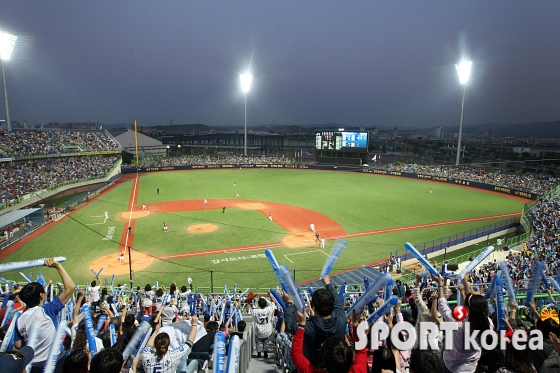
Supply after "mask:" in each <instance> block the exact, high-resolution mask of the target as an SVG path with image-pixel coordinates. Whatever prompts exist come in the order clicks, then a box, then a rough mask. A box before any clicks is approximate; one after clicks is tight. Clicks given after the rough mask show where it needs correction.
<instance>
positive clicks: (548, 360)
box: [0, 134, 560, 373]
mask: <svg viewBox="0 0 560 373" xmlns="http://www.w3.org/2000/svg"><path fill="white" fill-rule="evenodd" d="M82 135H83V134H82ZM82 135H78V136H77V137H76V136H74V135H65V136H60V137H59V139H53V141H54V144H53V147H52V148H50V147H49V148H48V150H46V151H47V152H49V154H56V156H54V157H48V158H47V159H44V158H41V159H34V160H30V159H29V157H30V156H33V155H36V154H35V153H37V152H39V153H40V152H41V151H40V150H36V149H35V148H34V147H35V145H30V144H36V143H33V141H36V138H35V139H34V138H33V136H32V135H30V137H27V136H28V135H25V136H22V137H21V138H19V139H18V141H15V142H17V143H19V145H17V146H15V145H0V146H1V147H2V151H3V152H4V153H5V154H9V155H10V157H11V158H13V159H18V160H17V161H15V160H13V161H11V162H7V163H9V164H10V166H9V167H10V168H8V167H7V166H5V165H4V163H6V162H2V164H1V165H2V168H0V170H1V171H2V177H3V179H2V185H4V182H5V183H6V185H9V187H8V188H7V189H6V190H4V192H8V193H10V196H14V193H15V196H19V195H20V193H31V192H33V189H34V188H33V187H32V184H33V185H35V184H36V185H37V186H39V187H40V188H48V187H49V186H51V185H52V184H53V182H51V181H52V180H51V179H52V178H56V177H58V176H60V175H57V173H56V172H55V171H56V170H63V172H60V173H61V174H62V178H63V179H57V181H58V182H64V180H66V181H68V180H75V179H80V177H83V176H84V175H89V172H92V173H93V175H94V176H98V175H104V173H106V172H107V169H108V168H110V167H113V166H114V164H115V162H116V159H115V158H116V156H111V155H108V156H100V155H96V156H91V157H92V158H87V157H90V156H89V155H88V156H83V157H75V156H69V157H60V154H62V153H65V154H66V153H73V152H74V151H75V150H76V148H73V146H74V145H71V146H70V147H66V148H65V147H63V146H62V145H61V144H62V143H74V144H77V143H79V140H83V141H85V142H84V143H82V144H81V145H79V146H81V149H84V150H83V151H102V150H101V149H106V148H103V146H105V145H107V146H110V143H106V142H104V140H102V139H101V138H99V137H98V135H94V136H95V137H93V138H92V137H91V135H87V134H86V135H83V136H85V137H84V138H85V140H84V138H82V137H81V136H82ZM3 136H6V135H3ZM9 136H12V135H9ZM35 136H39V138H41V136H43V134H40V135H36V134H35ZM88 136H89V137H88ZM62 139H64V141H62ZM8 142H9V141H8ZM90 142H91V143H90ZM2 144H3V143H2ZM85 149H88V150H85ZM92 149H98V150H92ZM61 150H62V151H61ZM64 150H68V152H64ZM113 150H114V149H113ZM57 152H60V153H57ZM42 154H43V155H44V154H45V153H42ZM18 157H21V158H18ZM25 157H27V158H25ZM19 159H26V160H24V161H21V160H19ZM81 160H86V161H87V163H89V164H90V165H89V166H88V165H86V164H83V163H81ZM152 161H153V162H155V163H154V164H157V162H160V161H159V160H157V159H154V160H152ZM164 161H165V162H167V161H169V160H164ZM174 161H177V162H201V163H202V164H207V163H205V162H228V163H235V162H238V163H240V162H256V163H258V162H261V161H262V158H260V157H259V158H257V159H254V158H251V159H249V158H244V157H229V156H225V157H217V158H208V157H195V158H193V157H181V158H178V159H175V160H174ZM19 162H22V163H19ZM24 162H28V163H24ZM29 162H31V163H29ZM266 162H268V163H270V162H284V160H283V159H282V158H275V157H268V159H266ZM286 162H288V160H286ZM14 164H15V166H14ZM158 165H159V164H158ZM90 166H91V167H93V168H92V169H89V168H87V167H90ZM391 167H396V169H397V168H401V169H403V170H404V169H406V170H409V169H413V170H415V172H418V170H419V168H422V170H421V172H422V173H426V172H433V173H434V174H438V173H446V174H447V175H449V174H450V173H454V175H455V176H457V175H460V177H461V178H467V177H471V178H472V179H473V180H475V179H476V180H478V181H480V180H484V182H486V183H491V182H496V183H499V184H500V185H502V184H503V185H508V186H511V187H515V188H525V189H527V190H531V192H533V193H539V194H544V193H545V191H547V190H549V189H550V188H551V187H555V186H556V184H557V180H556V179H553V178H548V177H541V176H536V175H523V176H521V175H503V174H500V173H496V174H494V175H492V176H491V177H490V178H488V177H487V174H484V175H482V174H480V173H478V172H477V171H476V170H475V169H470V170H467V169H465V168H463V167H461V168H452V167H449V168H445V169H443V168H438V167H435V168H431V169H426V168H425V167H424V166H418V165H400V166H391ZM407 167H409V168H407ZM27 169H29V170H34V171H37V170H39V171H40V172H39V173H38V176H37V177H38V178H37V179H32V178H33V177H34V175H37V172H32V173H29V174H25V172H27ZM24 175H25V176H24ZM65 178H66V179H65ZM4 180H5V181H4ZM30 180H32V182H31V181H30ZM14 184H15V185H14ZM559 205H560V197H559V195H558V194H554V195H549V196H546V197H543V198H541V199H539V200H538V201H537V203H535V204H534V206H533V207H532V209H531V210H529V211H526V212H525V214H526V216H527V218H528V220H529V222H530V226H531V228H532V229H531V231H532V232H531V236H530V237H529V238H528V239H527V240H526V241H524V242H523V243H522V244H521V245H520V246H519V247H518V248H510V249H511V251H510V252H507V253H504V255H505V259H504V260H503V262H501V263H500V262H498V261H494V260H492V261H489V260H482V261H481V262H480V263H479V265H478V266H477V267H475V268H473V269H472V270H471V271H470V272H468V273H466V275H465V277H464V278H463V279H457V280H462V283H459V281H454V280H450V279H444V278H443V277H433V278H432V279H429V278H426V277H423V276H421V275H419V276H418V277H417V278H416V279H415V280H414V281H412V282H410V283H405V284H399V285H402V288H401V289H400V292H399V290H398V289H397V287H395V286H393V285H392V283H391V282H388V281H387V282H385V283H383V284H381V283H380V281H384V280H383V278H384V277H383V276H382V275H383V274H382V273H381V272H374V270H373V269H371V268H367V269H364V270H363V271H364V272H360V273H359V274H358V277H356V278H355V279H352V281H354V280H355V281H359V279H360V278H362V279H363V277H364V276H367V277H368V278H369V279H370V284H369V286H370V287H371V289H381V293H382V295H381V296H380V297H377V299H376V300H374V299H373V297H369V296H370V295H372V294H369V293H367V289H365V285H364V288H360V289H352V288H350V289H347V292H346V294H341V293H339V292H337V291H334V288H333V287H331V286H330V285H329V281H330V278H329V277H328V276H325V277H324V278H323V280H322V282H323V283H325V284H327V285H326V286H325V287H323V286H322V285H321V284H320V283H315V284H314V286H315V292H314V294H313V295H312V297H311V300H310V301H309V302H305V303H306V304H305V306H306V310H307V312H308V314H309V315H308V316H307V315H306V312H304V311H303V310H296V308H295V307H297V305H295V304H296V303H298V302H297V301H295V299H292V297H291V296H290V295H289V294H286V293H282V292H280V296H281V298H282V302H280V301H279V300H277V299H276V298H275V297H273V296H270V297H269V295H268V294H267V295H265V294H261V296H263V297H269V298H270V302H272V303H273V304H274V308H275V309H276V311H275V313H274V320H273V321H274V323H275V324H277V325H276V326H277V327H278V328H277V332H274V333H273V337H271V342H272V340H273V339H274V341H275V342H274V344H275V348H274V351H275V352H274V353H273V352H272V351H269V352H270V353H271V355H273V356H271V357H270V359H267V358H265V359H264V360H262V359H259V358H257V357H256V356H255V354H254V352H256V351H255V349H256V343H255V342H256V341H255V331H256V330H257V329H258V327H257V325H263V324H264V323H268V322H269V321H270V320H269V319H268V318H266V320H265V319H264V318H261V317H260V316H258V315H259V313H256V312H251V309H256V308H257V307H259V306H258V303H259V300H260V297H259V295H258V294H251V293H249V294H248V295H247V296H245V295H244V296H242V297H241V296H239V295H238V294H236V295H233V296H232V297H231V298H229V299H228V298H227V296H226V294H206V295H202V294H200V293H198V292H196V291H195V292H193V291H190V290H189V291H187V293H186V294H185V296H186V298H185V299H184V300H181V299H180V297H179V296H178V295H177V294H174V293H172V292H168V291H167V289H165V288H160V289H156V290H161V291H158V292H153V291H151V290H146V291H143V290H142V288H144V287H138V288H136V289H131V288H129V287H127V286H125V285H117V286H115V287H114V288H113V287H112V286H106V287H103V286H100V285H99V284H98V283H97V281H99V279H95V280H94V281H92V282H91V283H90V284H89V285H88V286H87V287H86V288H85V289H83V288H82V289H77V288H76V284H75V283H74V282H73V280H72V278H71V277H70V276H69V275H68V273H67V272H66V270H65V269H64V263H62V264H60V263H57V262H56V261H54V260H52V259H48V260H46V261H45V263H44V264H45V265H46V266H49V267H52V268H54V269H56V270H57V271H58V273H59V275H60V279H59V280H60V284H59V285H55V284H57V282H56V281H58V279H55V280H54V281H53V283H50V284H49V283H48V282H47V281H46V280H45V279H43V278H40V277H39V278H38V279H37V282H30V283H26V284H15V283H13V282H9V281H6V280H4V279H0V280H1V282H2V283H3V287H2V291H3V293H4V301H3V303H2V309H1V310H0V320H2V327H1V328H0V339H1V340H2V345H1V346H2V347H1V349H2V350H3V351H8V352H7V353H6V354H4V355H0V369H2V370H6V369H9V370H8V371H10V372H16V371H19V372H21V371H22V370H24V369H25V366H26V365H31V367H30V370H29V371H30V372H32V373H34V372H39V371H43V369H44V368H45V367H47V368H46V370H45V371H47V372H49V373H50V372H52V371H54V366H56V367H57V370H59V369H60V370H62V371H75V372H78V371H84V372H88V371H89V372H100V371H103V370H102V369H100V368H99V367H100V366H103V364H107V363H108V362H109V361H114V362H115V364H120V365H119V367H120V366H121V365H122V363H124V367H123V368H122V369H121V371H123V372H124V371H133V372H136V371H138V372H141V371H144V372H158V371H159V372H171V373H172V372H173V371H175V370H174V369H169V368H168V366H170V365H172V364H174V363H175V362H177V363H178V360H181V359H182V358H183V356H185V351H190V349H191V347H192V342H193V340H194V341H195V342H197V341H199V340H201V339H202V338H204V336H205V335H206V334H207V333H209V332H207V331H206V329H208V330H211V327H209V325H207V324H206V323H205V322H203V320H202V315H208V316H207V318H208V321H209V322H216V323H217V324H218V325H219V326H220V330H221V331H220V332H219V333H223V334H218V335H223V336H224V338H225V340H226V342H225V344H221V343H216V342H219V340H214V341H216V342H215V343H213V348H212V350H211V351H209V352H208V353H209V355H208V356H211V359H210V360H209V361H207V362H203V364H202V365H201V366H199V365H196V364H195V365H189V368H187V371H192V370H190V369H194V371H196V370H198V371H209V369H213V367H214V365H215V364H220V365H222V364H228V363H231V362H232V361H233V362H235V363H236V364H237V368H238V370H237V371H239V372H241V373H245V372H256V371H283V372H287V371H294V369H295V371H299V372H319V371H327V372H331V373H332V372H348V371H352V372H367V371H375V372H381V371H382V370H383V371H391V372H397V371H398V372H415V373H418V372H475V371H476V372H524V373H525V372H527V373H528V372H539V373H540V372H542V373H546V372H554V371H559V370H560V358H559V354H560V341H559V338H560V324H559V320H558V300H560V294H558V293H556V291H558V290H560V289H558V288H556V287H558V282H560V281H559V280H560V278H559V276H558V272H559V267H560V231H559V225H560V215H559V213H558V210H559V209H558V207H559ZM465 264H466V263H463V267H464V265H465ZM28 265H29V266H31V264H29V263H28ZM9 266H10V264H8V263H5V264H0V272H1V271H2V268H3V267H4V268H8V267H9ZM20 268H22V269H24V268H27V267H25V266H24V267H20ZM460 268H461V267H460ZM365 271H367V272H365ZM333 277H334V276H333ZM342 281H344V280H342ZM502 281H503V282H504V284H503V285H500V283H501V282H502ZM509 281H511V282H512V283H513V284H514V285H515V288H516V289H517V292H516V294H511V291H510V290H511V289H510V287H509V285H508V284H507V283H508V282H509ZM379 284H381V285H382V286H377V285H379ZM387 284H389V286H387ZM22 285H23V286H22ZM181 285H183V284H180V283H178V284H176V286H178V287H181ZM184 285H187V284H184ZM174 286H175V284H174ZM174 286H170V289H171V288H173V287H174ZM146 289H147V287H146ZM368 289H369V288H368ZM376 293H378V292H376ZM503 293H505V294H507V296H506V297H505V298H506V300H507V303H506V302H505V301H504V294H503ZM293 295H295V296H296V297H297V296H300V295H299V294H293ZM509 297H511V298H509ZM514 297H515V300H516V301H514V299H513V298H514ZM522 302H523V303H524V305H521V303H522ZM458 303H460V305H458ZM355 304H359V305H358V306H356V307H355V308H356V310H355V311H356V312H354V313H351V314H352V315H353V317H350V318H348V319H345V324H346V325H347V329H346V331H343V332H342V333H339V332H338V331H337V330H335V328H330V327H329V326H330V321H329V320H331V319H332V318H331V315H334V314H335V313H336V312H338V311H341V309H337V307H340V308H342V311H343V312H348V310H349V309H350V308H351V307H353V306H354V305H355ZM362 306H363V307H362ZM463 306H464V307H466V310H467V311H468V315H469V317H468V318H466V319H462V318H461V315H463V312H462V310H463V309H462V308H457V307H463ZM362 308H364V310H362ZM147 310H150V311H151V312H146V311H147ZM454 310H457V312H454ZM194 314H197V315H200V317H201V319H200V320H199V321H198V322H197V326H196V327H193V325H192V320H193V315H194ZM253 315H255V316H253ZM36 319H40V322H41V324H36V323H34V320H36ZM195 320H196V318H195ZM365 320H367V321H368V322H369V323H370V324H371V325H373V327H376V328H382V329H383V328H385V327H387V328H393V329H395V330H396V329H399V328H398V327H401V328H404V329H406V331H407V333H408V334H406V335H405V334H400V333H397V334H396V336H391V337H381V338H379V340H378V341H377V340H373V342H374V343H366V346H365V347H364V348H359V347H362V346H358V345H359V344H360V345H361V343H359V342H360V338H359V336H358V334H357V333H358V330H359V329H358V325H359V324H358V323H359V322H363V321H365ZM241 321H244V323H245V324H246V328H245V330H242V324H241V323H240V322H241ZM425 321H431V322H433V324H431V325H434V326H435V328H436V330H435V336H436V338H435V339H434V340H433V341H434V342H435V345H432V346H433V347H432V349H423V348H413V346H410V345H409V346H406V347H404V346H405V345H404V344H402V343H399V342H406V341H409V338H410V336H411V334H410V333H415V330H416V329H415V325H417V322H420V323H423V322H425ZM444 322H446V323H452V324H453V326H454V327H455V330H452V331H445V332H444V329H445V328H443V326H442V325H443V324H442V323H444ZM160 324H164V326H163V327H161V329H160ZM37 325H40V328H39V327H38V326H37ZM467 325H468V328H467ZM66 326H67V327H68V328H69V331H70V333H69V337H67V338H64V339H63V338H62V337H61V336H62V335H63V333H64V331H65V328H66ZM469 328H470V329H469ZM39 329H40V330H39ZM193 329H194V330H193ZM57 330H59V331H60V334H58V333H57ZM469 330H477V331H479V332H484V333H486V334H485V335H488V336H490V337H489V338H490V339H491V340H490V341H489V340H488V339H487V340H486V341H482V340H481V339H477V338H476V337H475V338H473V340H474V341H475V342H476V343H475V344H473V345H472V346H471V348H466V347H465V345H464V344H463V343H458V341H462V340H463V339H464V336H465V334H466V333H468V332H469ZM494 332H496V333H497V332H501V333H502V334H503V335H502V336H501V337H499V338H498V337H496V339H493V335H494V334H493V333H494ZM150 335H153V336H152V337H151V338H150V339H149V340H148V337H150ZM232 335H238V336H239V335H240V336H242V340H241V341H240V347H239V349H238V350H237V352H236V350H235V349H231V351H230V352H229V353H228V354H227V356H222V355H225V354H223V352H224V351H223V349H224V348H225V346H228V344H229V343H230V342H231V341H232V338H233V337H231V336H232ZM374 335H375V336H377V333H376V332H373V333H372V335H371V336H369V337H372V336H374ZM191 336H192V338H191ZM304 336H305V338H304ZM430 336H431V334H430ZM369 337H368V339H369ZM417 337H418V338H423V337H426V336H425V335H417ZM426 338H427V337H426ZM430 338H432V337H430ZM527 339H534V340H535V341H536V342H537V345H538V348H537V349H531V348H530V344H526V343H525V342H526V340H527ZM142 341H147V343H146V345H145V346H144V345H143V344H142ZM346 341H350V343H349V344H348V343H347V342H346ZM260 342H262V341H260ZM444 342H451V346H450V347H446V348H443V346H444ZM478 342H480V343H478ZM483 342H485V343H483ZM490 342H496V343H490ZM498 342H499V343H498ZM310 343H313V346H314V347H316V348H315V349H313V350H312V351H311V353H309V352H308V351H309V348H310ZM292 346H293V347H294V348H293V349H292ZM519 346H524V348H519ZM353 349H355V350H356V353H353V351H352V350H353ZM15 350H19V351H15ZM86 350H87V351H90V352H91V355H93V357H92V359H91V362H90V363H89V355H88V354H87V353H85V351H86ZM61 351H62V352H61ZM303 351H306V352H303ZM152 355H153V356H154V357H152V358H150V359H148V358H147V356H152ZM317 356H320V361H319V364H315V366H312V365H311V363H310V361H315V358H316V357H317ZM265 357H266V354H265ZM80 364H82V365H84V366H85V368H84V369H83V370H80V369H81V368H79V367H80V366H82V365H80ZM130 365H132V367H131V368H130V369H129V368H128V367H129V366H130ZM88 366H89V368H88ZM193 366H195V368H192V367H193ZM51 367H52V368H53V369H51Z"/></svg>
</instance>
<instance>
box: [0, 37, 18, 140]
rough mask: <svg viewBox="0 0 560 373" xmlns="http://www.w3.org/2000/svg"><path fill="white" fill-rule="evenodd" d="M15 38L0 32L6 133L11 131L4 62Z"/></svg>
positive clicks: (8, 56)
mask: <svg viewBox="0 0 560 373" xmlns="http://www.w3.org/2000/svg"><path fill="white" fill-rule="evenodd" d="M16 39H17V36H15V35H11V34H8V33H7V32H0V60H1V63H2V83H3V85H4V105H5V107H6V126H7V129H8V131H11V130H12V125H11V122H10V110H9V108H8V91H7V89H6V74H5V73H4V61H8V60H9V59H10V57H11V56H12V51H13V50H14V46H15V45H16Z"/></svg>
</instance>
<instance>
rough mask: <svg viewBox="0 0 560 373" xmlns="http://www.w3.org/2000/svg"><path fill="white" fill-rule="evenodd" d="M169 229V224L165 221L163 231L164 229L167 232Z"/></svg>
mask: <svg viewBox="0 0 560 373" xmlns="http://www.w3.org/2000/svg"><path fill="white" fill-rule="evenodd" d="M167 230H168V228H167V224H166V223H163V231H164V232H167Z"/></svg>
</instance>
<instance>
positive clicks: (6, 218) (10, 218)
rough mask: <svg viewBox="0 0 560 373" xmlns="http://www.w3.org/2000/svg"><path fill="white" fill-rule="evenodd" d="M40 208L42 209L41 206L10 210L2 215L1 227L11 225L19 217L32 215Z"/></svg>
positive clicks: (0, 216) (0, 217) (0, 218)
mask: <svg viewBox="0 0 560 373" xmlns="http://www.w3.org/2000/svg"><path fill="white" fill-rule="evenodd" d="M40 210H41V209H40V208H34V209H21V210H15V211H10V212H8V213H7V214H4V215H0V227H5V226H7V225H10V224H12V223H13V222H15V221H18V220H19V219H23V218H25V217H26V216H28V215H31V214H33V213H34V212H36V211H40Z"/></svg>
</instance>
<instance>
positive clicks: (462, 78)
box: [455, 61, 472, 166]
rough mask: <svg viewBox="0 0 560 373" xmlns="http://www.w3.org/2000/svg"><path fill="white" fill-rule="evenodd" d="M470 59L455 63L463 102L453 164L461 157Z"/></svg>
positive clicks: (457, 162)
mask: <svg viewBox="0 0 560 373" xmlns="http://www.w3.org/2000/svg"><path fill="white" fill-rule="evenodd" d="M471 67H472V61H463V62H461V63H460V64H458V65H455V68H456V69H457V74H459V83H461V84H462V85H463V103H462V104H461V122H460V123H459V141H458V142H457V159H456V160H455V165H456V166H458V165H459V160H460V158H461V135H462V134H463V113H464V111H465V93H466V91H467V82H468V81H469V77H470V75H471Z"/></svg>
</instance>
